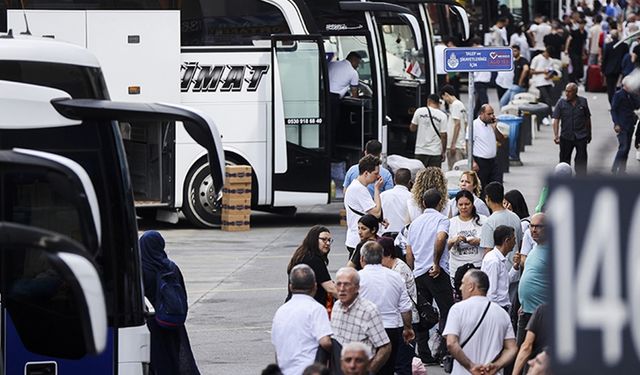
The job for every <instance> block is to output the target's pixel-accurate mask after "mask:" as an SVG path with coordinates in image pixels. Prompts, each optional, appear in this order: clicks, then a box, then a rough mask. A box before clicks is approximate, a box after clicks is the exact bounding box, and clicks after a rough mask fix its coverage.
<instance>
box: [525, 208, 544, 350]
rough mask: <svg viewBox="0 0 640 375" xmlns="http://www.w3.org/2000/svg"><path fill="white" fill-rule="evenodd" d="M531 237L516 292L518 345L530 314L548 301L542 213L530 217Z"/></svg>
mask: <svg viewBox="0 0 640 375" xmlns="http://www.w3.org/2000/svg"><path fill="white" fill-rule="evenodd" d="M529 229H530V230H531V237H533V240H534V241H535V242H536V246H534V247H533V249H531V251H530V252H529V255H528V256H527V259H526V260H525V262H524V272H523V273H522V277H521V278H520V286H519V288H518V294H519V296H520V304H521V305H522V313H521V314H520V315H519V317H518V333H517V344H518V346H520V344H522V342H523V341H524V336H525V334H526V329H525V328H526V327H527V323H529V319H531V314H533V312H534V311H535V309H536V308H537V307H538V306H540V305H542V304H543V303H548V302H549V301H548V300H549V294H548V290H549V289H550V288H551V285H550V284H549V275H548V272H547V268H548V266H549V264H548V263H549V257H550V254H549V247H548V246H547V238H546V235H545V217H544V214H543V213H537V214H535V215H533V216H532V217H531V224H530V225H529Z"/></svg>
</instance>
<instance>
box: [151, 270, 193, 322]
mask: <svg viewBox="0 0 640 375" xmlns="http://www.w3.org/2000/svg"><path fill="white" fill-rule="evenodd" d="M155 309H156V315H155V318H156V323H158V325H159V326H161V327H163V328H170V329H174V328H177V327H179V326H182V325H183V324H184V322H185V320H187V310H188V309H189V307H188V305H187V293H186V292H185V290H184V288H183V287H182V284H181V283H180V278H179V276H178V272H177V271H176V270H175V269H174V270H172V271H170V272H166V273H162V274H159V275H158V279H157V283H156V306H155Z"/></svg>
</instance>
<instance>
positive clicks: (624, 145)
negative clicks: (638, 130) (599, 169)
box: [611, 129, 633, 173]
mask: <svg viewBox="0 0 640 375" xmlns="http://www.w3.org/2000/svg"><path fill="white" fill-rule="evenodd" d="M617 137H618V152H617V153H616V157H615V159H614V160H613V167H611V172H613V173H620V172H622V173H624V172H625V171H626V170H627V158H628V157H629V150H631V137H633V129H631V131H626V130H622V131H620V133H618V135H617Z"/></svg>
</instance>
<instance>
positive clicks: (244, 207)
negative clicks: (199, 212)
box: [222, 202, 251, 217]
mask: <svg viewBox="0 0 640 375" xmlns="http://www.w3.org/2000/svg"><path fill="white" fill-rule="evenodd" d="M225 214H228V215H244V216H251V202H249V203H248V204H247V203H245V202H241V203H238V204H236V203H235V202H228V203H224V202H223V203H222V215H223V217H224V215H225Z"/></svg>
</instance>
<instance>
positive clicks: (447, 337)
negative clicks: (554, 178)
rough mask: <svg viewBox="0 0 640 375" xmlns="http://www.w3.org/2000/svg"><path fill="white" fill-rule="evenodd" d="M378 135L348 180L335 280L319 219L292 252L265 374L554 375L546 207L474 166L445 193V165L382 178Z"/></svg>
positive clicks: (326, 236) (328, 237) (330, 237)
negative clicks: (437, 374) (441, 374)
mask: <svg viewBox="0 0 640 375" xmlns="http://www.w3.org/2000/svg"><path fill="white" fill-rule="evenodd" d="M378 146H379V143H378V142H377V141H370V142H369V143H368V144H367V149H366V150H365V152H364V154H365V156H363V157H362V159H360V161H359V163H358V164H357V165H355V166H354V170H355V171H356V173H357V176H355V177H354V176H353V174H354V172H351V179H350V180H351V182H350V183H349V185H348V186H347V188H346V190H345V198H344V206H345V210H346V213H347V228H346V233H347V235H346V241H345V247H346V250H347V251H346V253H347V255H346V256H345V257H344V260H343V261H344V263H343V264H344V267H341V268H339V270H338V271H337V273H336V274H335V277H334V278H333V279H332V278H331V275H330V273H329V271H328V268H327V267H328V253H329V251H330V250H331V244H332V243H333V235H332V233H331V231H330V230H329V229H328V228H326V227H322V226H314V227H313V228H311V229H310V230H309V232H308V234H307V236H306V237H305V239H304V240H303V241H302V244H301V245H300V247H299V248H298V249H297V250H296V251H295V252H294V254H293V256H292V258H291V261H290V263H289V266H288V268H287V272H288V275H289V291H290V293H289V297H288V299H287V302H286V303H285V304H284V305H282V306H281V307H280V308H279V309H278V311H277V312H276V314H275V316H274V318H273V326H272V343H273V345H274V348H275V351H276V359H277V364H278V365H277V367H276V366H271V367H270V368H269V369H267V370H268V372H265V373H271V374H279V373H282V374H389V375H393V374H398V375H406V374H419V373H421V372H420V371H425V370H424V369H425V366H430V365H438V364H442V365H443V366H445V369H446V370H450V371H451V373H454V374H465V373H473V374H493V373H496V372H497V371H504V373H505V374H514V375H516V374H517V375H521V374H524V373H531V374H544V373H549V370H548V359H547V354H546V349H545V348H546V345H547V344H548V343H547V339H546V331H545V324H546V319H545V314H544V312H545V306H546V303H547V302H548V289H549V285H548V275H547V274H546V273H547V263H548V258H549V250H548V247H547V244H546V237H545V215H544V213H543V212H535V213H533V215H531V212H530V211H529V208H528V205H527V202H526V201H525V199H524V197H523V195H522V194H521V193H520V192H519V191H518V190H509V191H507V192H505V188H504V186H503V184H502V183H501V182H499V181H490V182H489V183H488V184H487V185H483V182H482V180H481V178H480V177H479V176H478V173H476V172H475V171H473V170H465V171H463V172H462V173H461V176H460V181H459V190H458V191H457V192H456V193H455V195H454V196H453V197H452V198H449V195H448V189H447V180H446V178H445V175H444V171H443V170H442V168H441V167H439V166H428V167H425V168H423V169H421V170H420V171H418V172H417V174H416V175H415V176H413V175H412V173H411V171H409V170H408V169H405V168H400V169H397V170H395V171H393V180H392V182H391V183H390V184H389V183H388V182H387V179H386V178H384V177H383V174H382V170H383V169H382V166H381V162H380V158H379V157H378V156H377V155H378V148H377V147H378ZM564 168H569V170H571V167H570V166H569V165H567V164H566V163H562V164H561V167H558V169H559V170H563V171H564ZM387 172H389V171H387ZM570 173H571V172H570ZM385 175H386V173H385ZM389 175H391V172H389ZM541 195H542V201H541V203H540V204H539V207H540V211H542V210H543V208H544V196H545V192H544V191H543V192H542V193H541ZM292 322H297V323H295V324H292ZM449 364H450V365H451V366H450V367H451V368H450V369H448V368H447V367H448V366H449ZM267 370H265V371H267Z"/></svg>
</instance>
